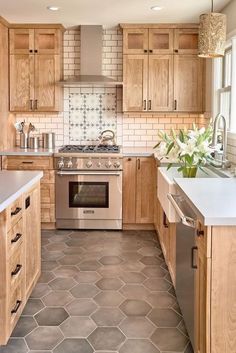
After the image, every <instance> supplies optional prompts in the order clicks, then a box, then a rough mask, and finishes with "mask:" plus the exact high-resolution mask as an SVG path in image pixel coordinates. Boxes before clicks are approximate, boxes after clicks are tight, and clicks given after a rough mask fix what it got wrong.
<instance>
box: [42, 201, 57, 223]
mask: <svg viewBox="0 0 236 353" xmlns="http://www.w3.org/2000/svg"><path fill="white" fill-rule="evenodd" d="M55 221H56V219H55V204H49V203H48V204H44V203H42V204H41V222H42V223H51V222H55Z"/></svg>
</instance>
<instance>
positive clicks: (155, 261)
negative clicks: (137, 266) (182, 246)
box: [139, 256, 163, 266]
mask: <svg viewBox="0 0 236 353" xmlns="http://www.w3.org/2000/svg"><path fill="white" fill-rule="evenodd" d="M139 261H140V262H142V263H143V264H144V265H149V266H150V265H161V263H162V262H163V260H161V259H159V258H158V257H155V256H144V257H142V258H141V260H139Z"/></svg>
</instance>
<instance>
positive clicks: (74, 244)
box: [66, 239, 84, 247]
mask: <svg viewBox="0 0 236 353" xmlns="http://www.w3.org/2000/svg"><path fill="white" fill-rule="evenodd" d="M66 245H67V246H69V247H78V246H83V245H84V239H70V240H68V241H66Z"/></svg>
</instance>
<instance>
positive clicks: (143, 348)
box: [119, 339, 160, 353]
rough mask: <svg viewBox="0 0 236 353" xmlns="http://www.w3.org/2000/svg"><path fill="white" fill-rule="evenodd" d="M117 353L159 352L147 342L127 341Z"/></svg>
mask: <svg viewBox="0 0 236 353" xmlns="http://www.w3.org/2000/svg"><path fill="white" fill-rule="evenodd" d="M119 353H160V351H159V350H158V349H157V348H156V347H155V346H154V345H153V344H152V343H151V342H150V341H148V340H145V339H128V340H127V341H126V342H125V343H124V344H123V346H122V347H121V349H120V350H119Z"/></svg>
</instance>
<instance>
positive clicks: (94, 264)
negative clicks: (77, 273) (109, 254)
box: [79, 260, 101, 271]
mask: <svg viewBox="0 0 236 353" xmlns="http://www.w3.org/2000/svg"><path fill="white" fill-rule="evenodd" d="M100 266H101V264H100V263H99V262H98V261H96V260H87V261H83V262H81V263H80V264H79V269H80V270H81V271H96V270H97V269H98V268H99V267H100Z"/></svg>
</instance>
